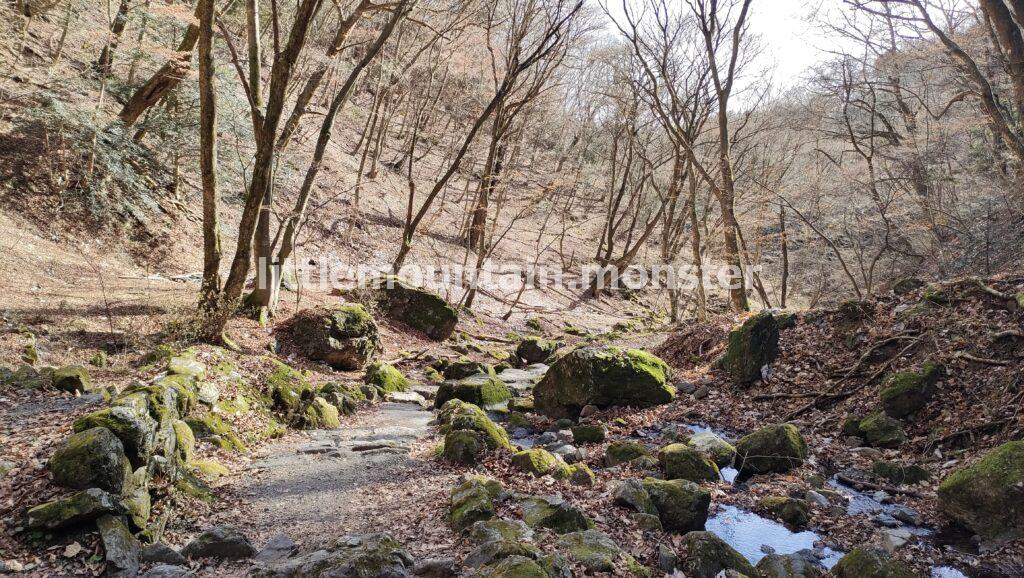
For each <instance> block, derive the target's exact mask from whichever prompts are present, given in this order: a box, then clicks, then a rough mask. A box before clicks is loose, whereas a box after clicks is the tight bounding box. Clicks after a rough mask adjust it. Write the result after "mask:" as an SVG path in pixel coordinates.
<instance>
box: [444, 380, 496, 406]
mask: <svg viewBox="0 0 1024 578" xmlns="http://www.w3.org/2000/svg"><path fill="white" fill-rule="evenodd" d="M452 399H461V400H462V401H465V402H468V403H472V404H474V405H478V406H481V407H488V406H494V405H498V404H501V403H503V402H506V401H508V400H510V399H512V392H511V391H510V390H509V389H508V387H507V386H506V385H505V382H503V381H502V380H501V379H499V378H498V377H496V376H494V375H489V374H486V373H478V374H476V375H472V376H470V377H467V378H465V379H460V380H459V381H446V382H444V383H442V384H441V387H440V389H438V390H437V396H436V397H435V398H434V406H435V407H441V406H443V405H444V404H445V403H447V402H448V401H449V400H452Z"/></svg>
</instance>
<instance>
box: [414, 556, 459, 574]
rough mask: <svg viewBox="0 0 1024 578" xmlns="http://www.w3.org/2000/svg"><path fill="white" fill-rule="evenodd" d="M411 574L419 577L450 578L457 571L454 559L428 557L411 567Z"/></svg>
mask: <svg viewBox="0 0 1024 578" xmlns="http://www.w3.org/2000/svg"><path fill="white" fill-rule="evenodd" d="M412 575H413V576H419V577H420V578H452V577H454V576H457V575H458V572H457V571H456V563H455V560H453V559H451V558H428V559H426V560H423V561H422V562H419V563H418V564H416V566H414V567H413V569H412Z"/></svg>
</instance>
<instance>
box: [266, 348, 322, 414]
mask: <svg viewBox="0 0 1024 578" xmlns="http://www.w3.org/2000/svg"><path fill="white" fill-rule="evenodd" d="M266 389H267V393H268V394H269V395H270V399H271V401H272V403H273V406H274V409H276V410H278V411H280V412H282V413H284V414H285V415H286V416H293V415H295V414H297V413H298V412H299V411H300V410H301V409H302V406H303V402H304V401H308V400H309V399H310V398H311V397H312V396H313V384H312V383H310V381H309V375H308V374H306V373H304V372H302V371H299V370H297V369H294V368H292V367H289V366H288V365H285V364H284V363H281V362H279V361H275V362H274V369H273V371H271V373H270V376H269V377H268V378H267V386H266Z"/></svg>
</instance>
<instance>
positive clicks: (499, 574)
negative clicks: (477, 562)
mask: <svg viewBox="0 0 1024 578" xmlns="http://www.w3.org/2000/svg"><path fill="white" fill-rule="evenodd" d="M477 576H479V578H551V576H552V575H551V574H548V572H547V571H546V570H545V569H544V567H543V566H542V565H541V563H540V561H537V560H533V559H531V558H527V557H526V556H509V557H507V558H504V559H502V560H501V561H500V562H498V563H497V564H494V565H492V566H487V567H485V568H482V569H481V570H480V572H478V573H477Z"/></svg>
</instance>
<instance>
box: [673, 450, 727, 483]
mask: <svg viewBox="0 0 1024 578" xmlns="http://www.w3.org/2000/svg"><path fill="white" fill-rule="evenodd" d="M658 462H659V463H660V464H661V471H663V472H665V477H666V478H668V479H670V480H690V481H691V482H697V483H698V484H699V483H701V482H717V481H718V480H719V479H721V477H722V476H721V474H720V473H719V471H718V466H717V465H715V462H714V461H713V460H712V459H711V458H709V457H708V456H706V455H705V454H703V453H701V452H699V451H697V450H695V449H693V448H691V447H689V446H687V445H686V444H670V445H667V446H665V447H663V448H661V450H660V451H658Z"/></svg>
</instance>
